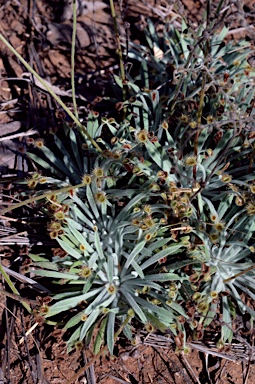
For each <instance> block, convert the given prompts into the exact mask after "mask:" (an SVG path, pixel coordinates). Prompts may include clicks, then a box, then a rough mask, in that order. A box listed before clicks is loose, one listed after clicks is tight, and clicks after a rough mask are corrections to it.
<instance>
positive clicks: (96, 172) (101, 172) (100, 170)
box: [93, 168, 104, 178]
mask: <svg viewBox="0 0 255 384" xmlns="http://www.w3.org/2000/svg"><path fill="white" fill-rule="evenodd" d="M93 175H94V176H95V177H96V178H101V177H104V170H103V168H95V169H94V170H93Z"/></svg>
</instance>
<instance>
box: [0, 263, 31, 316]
mask: <svg viewBox="0 0 255 384" xmlns="http://www.w3.org/2000/svg"><path fill="white" fill-rule="evenodd" d="M0 273H1V274H2V275H3V278H4V280H5V281H6V283H7V284H8V285H9V287H10V289H11V290H12V292H13V293H14V294H15V295H17V296H20V294H19V291H18V290H17V289H16V288H15V286H14V284H13V282H12V281H11V279H10V278H9V276H8V274H7V273H6V272H5V270H4V269H3V267H2V264H1V263H0ZM16 300H17V298H16ZM20 302H21V304H22V305H23V306H24V307H25V308H26V310H27V311H28V312H29V313H31V308H30V306H29V305H28V304H27V303H25V301H22V298H20Z"/></svg>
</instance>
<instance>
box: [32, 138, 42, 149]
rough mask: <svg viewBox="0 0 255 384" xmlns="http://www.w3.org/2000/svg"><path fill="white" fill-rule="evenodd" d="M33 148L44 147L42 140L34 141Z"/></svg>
mask: <svg viewBox="0 0 255 384" xmlns="http://www.w3.org/2000/svg"><path fill="white" fill-rule="evenodd" d="M34 146H35V147H37V148H43V147H44V140H43V139H36V140H35V141H34Z"/></svg>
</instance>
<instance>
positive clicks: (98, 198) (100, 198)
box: [94, 191, 107, 204]
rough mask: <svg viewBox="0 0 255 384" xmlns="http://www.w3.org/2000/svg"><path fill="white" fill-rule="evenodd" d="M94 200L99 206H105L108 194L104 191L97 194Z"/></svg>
mask: <svg viewBox="0 0 255 384" xmlns="http://www.w3.org/2000/svg"><path fill="white" fill-rule="evenodd" d="M94 198H95V201H96V203H97V204H104V203H105V202H106V201H107V197H106V193H105V192H103V191H101V192H97V193H95V194H94Z"/></svg>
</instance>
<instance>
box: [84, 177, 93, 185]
mask: <svg viewBox="0 0 255 384" xmlns="http://www.w3.org/2000/svg"><path fill="white" fill-rule="evenodd" d="M82 184H84V185H90V184H91V177H90V175H84V176H83V177H82Z"/></svg>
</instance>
